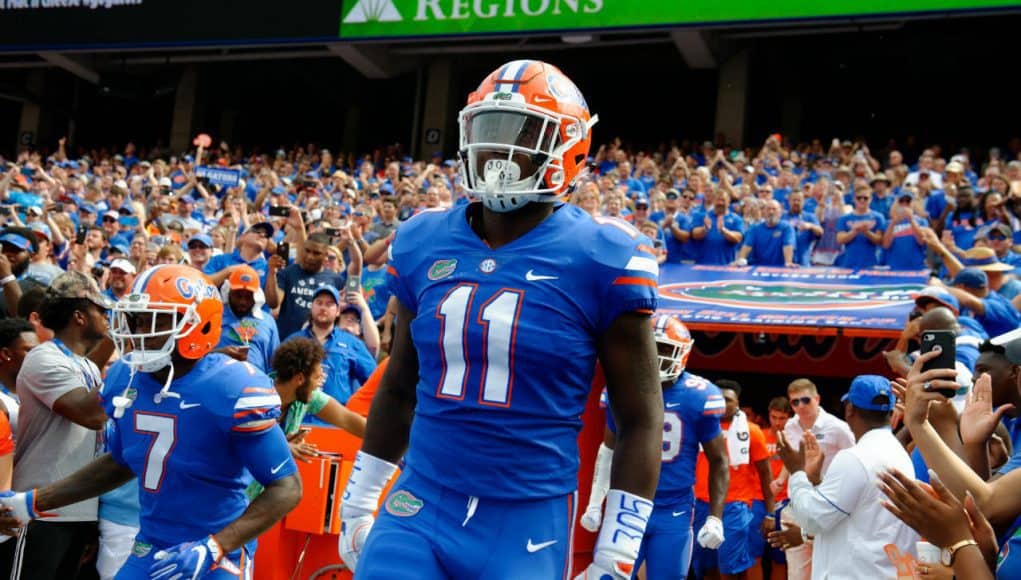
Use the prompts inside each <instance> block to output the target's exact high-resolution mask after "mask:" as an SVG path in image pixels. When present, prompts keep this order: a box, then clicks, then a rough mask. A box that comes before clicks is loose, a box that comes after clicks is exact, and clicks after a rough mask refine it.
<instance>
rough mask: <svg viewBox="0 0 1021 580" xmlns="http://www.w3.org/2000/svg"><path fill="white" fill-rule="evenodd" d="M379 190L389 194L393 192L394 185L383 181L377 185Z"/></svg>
mask: <svg viewBox="0 0 1021 580" xmlns="http://www.w3.org/2000/svg"><path fill="white" fill-rule="evenodd" d="M379 191H380V193H390V194H392V193H393V192H394V186H393V185H392V184H390V183H389V182H388V183H384V184H383V185H380V186H379Z"/></svg>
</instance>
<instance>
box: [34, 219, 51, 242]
mask: <svg viewBox="0 0 1021 580" xmlns="http://www.w3.org/2000/svg"><path fill="white" fill-rule="evenodd" d="M28 227H29V229H31V230H32V231H33V232H35V235H36V236H37V237H40V236H41V237H44V238H46V240H47V241H49V240H50V238H52V237H53V232H52V231H50V226H48V225H46V224H44V223H42V222H32V223H31V224H29V225H28Z"/></svg>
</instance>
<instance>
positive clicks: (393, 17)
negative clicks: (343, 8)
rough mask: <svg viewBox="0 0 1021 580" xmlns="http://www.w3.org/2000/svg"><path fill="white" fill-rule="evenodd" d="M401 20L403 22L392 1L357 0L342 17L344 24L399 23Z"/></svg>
mask: <svg viewBox="0 0 1021 580" xmlns="http://www.w3.org/2000/svg"><path fill="white" fill-rule="evenodd" d="M401 20H404V17H403V16H401V13H400V12H398V11H397V7H396V6H394V3H393V0H359V1H358V3H357V4H355V5H354V8H352V9H351V11H350V12H348V13H347V16H345V17H344V24H364V23H366V22H400V21H401Z"/></svg>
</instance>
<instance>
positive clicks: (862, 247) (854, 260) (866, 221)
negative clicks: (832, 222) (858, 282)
mask: <svg viewBox="0 0 1021 580" xmlns="http://www.w3.org/2000/svg"><path fill="white" fill-rule="evenodd" d="M871 201H872V193H871V192H869V191H859V192H856V193H855V194H854V211H852V212H851V213H849V214H846V215H843V216H840V219H839V220H837V243H839V244H843V245H844V252H843V253H842V254H841V255H840V257H839V258H838V259H837V264H838V265H839V266H841V267H844V268H872V267H874V266H877V265H878V264H879V256H878V252H877V250H878V248H879V244H880V243H882V241H883V230H884V229H886V219H885V218H884V217H883V216H881V215H879V214H878V213H877V212H875V211H872V210H871V209H869V203H870V202H871Z"/></svg>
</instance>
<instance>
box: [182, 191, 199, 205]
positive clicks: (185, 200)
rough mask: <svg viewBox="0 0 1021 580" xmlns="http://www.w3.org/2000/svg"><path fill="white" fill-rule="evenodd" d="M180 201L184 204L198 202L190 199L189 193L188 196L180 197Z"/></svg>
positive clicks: (192, 198)
mask: <svg viewBox="0 0 1021 580" xmlns="http://www.w3.org/2000/svg"><path fill="white" fill-rule="evenodd" d="M181 201H183V202H184V203H195V202H197V201H198V200H197V199H195V198H194V197H192V195H191V194H190V193H189V194H188V195H182V196H181Z"/></svg>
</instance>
